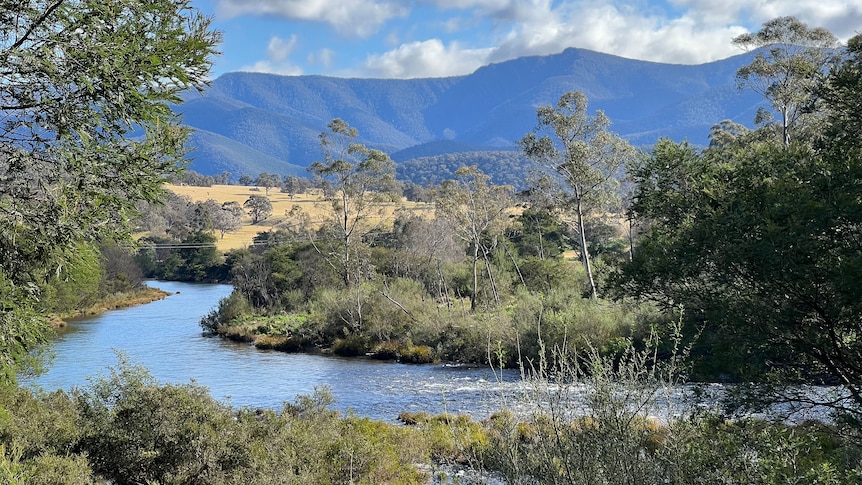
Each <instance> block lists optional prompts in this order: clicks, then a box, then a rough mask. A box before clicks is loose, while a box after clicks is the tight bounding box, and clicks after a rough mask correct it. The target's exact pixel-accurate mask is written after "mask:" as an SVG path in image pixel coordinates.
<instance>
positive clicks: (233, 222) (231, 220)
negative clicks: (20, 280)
mask: <svg viewBox="0 0 862 485" xmlns="http://www.w3.org/2000/svg"><path fill="white" fill-rule="evenodd" d="M243 215H245V211H243V210H242V207H241V206H240V205H239V202H235V201H228V202H225V203H223V204H222V205H221V207H220V208H219V210H217V211H216V212H215V213H214V214H213V216H212V223H213V228H214V229H216V230H218V231H219V232H220V233H221V238H222V239H224V235H225V233H227V232H231V231H236V230H237V229H239V228H240V227H242V216H243Z"/></svg>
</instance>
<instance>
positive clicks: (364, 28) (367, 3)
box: [217, 0, 407, 37]
mask: <svg viewBox="0 0 862 485" xmlns="http://www.w3.org/2000/svg"><path fill="white" fill-rule="evenodd" d="M217 12H218V14H219V15H220V16H223V17H225V18H232V17H240V16H245V15H276V16H279V17H283V18H286V19H290V20H310V21H317V22H324V23H327V24H329V25H331V26H332V27H333V28H334V29H335V30H336V31H338V32H339V33H342V34H345V35H353V36H359V37H364V36H367V35H370V34H372V33H374V32H376V31H377V30H378V29H379V28H380V26H381V25H383V24H384V23H385V22H386V21H388V20H389V19H392V18H394V17H399V16H403V15H406V14H407V8H406V7H404V6H403V5H401V4H399V3H398V2H390V1H386V0H350V1H344V0H219V2H218V7H217Z"/></svg>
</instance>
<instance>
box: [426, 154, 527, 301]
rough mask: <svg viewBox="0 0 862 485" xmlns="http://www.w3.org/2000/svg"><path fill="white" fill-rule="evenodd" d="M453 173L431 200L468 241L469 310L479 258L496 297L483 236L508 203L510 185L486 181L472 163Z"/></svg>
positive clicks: (475, 293)
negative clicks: (470, 260) (470, 288)
mask: <svg viewBox="0 0 862 485" xmlns="http://www.w3.org/2000/svg"><path fill="white" fill-rule="evenodd" d="M455 176H456V177H457V178H456V179H455V180H446V181H444V182H443V183H442V184H441V186H440V190H439V191H438V193H437V197H436V200H435V203H434V204H435V210H436V214H437V216H438V217H441V218H444V219H446V220H448V221H450V222H451V228H452V231H453V233H454V234H455V236H456V237H458V238H459V239H461V240H462V241H464V242H465V243H467V244H468V245H469V248H470V254H471V259H472V268H473V269H472V278H473V279H472V284H473V289H472V290H473V291H472V293H471V295H470V310H471V311H475V310H476V301H477V296H478V294H479V259H480V258H482V259H483V260H484V261H485V267H486V270H487V272H488V279H489V281H490V282H491V287H492V289H493V292H494V298H495V300H499V296H498V294H497V291H496V285H495V284H494V276H493V274H492V272H491V267H490V261H489V260H488V248H487V247H486V245H485V244H484V242H483V240H484V238H485V237H487V236H488V235H489V234H488V233H489V231H491V230H492V228H493V227H494V226H495V225H499V223H500V221H501V219H502V217H503V214H504V211H505V210H506V208H508V207H511V206H512V187H511V186H509V185H492V184H490V177H489V176H488V175H485V174H484V173H483V172H482V171H481V170H479V169H478V167H476V166H475V165H473V166H470V167H461V168H459V169H458V170H456V171H455Z"/></svg>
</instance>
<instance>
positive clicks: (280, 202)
mask: <svg viewBox="0 0 862 485" xmlns="http://www.w3.org/2000/svg"><path fill="white" fill-rule="evenodd" d="M166 188H167V189H168V190H170V191H171V192H173V193H175V194H177V195H181V196H184V197H188V198H189V199H191V200H192V201H193V202H202V201H205V200H207V199H214V200H216V201H218V202H219V203H224V202H230V201H234V202H237V203H239V204H240V205H242V204H243V203H244V202H245V201H246V200H248V198H249V197H250V196H252V195H266V191H265V190H264V188H263V187H247V186H244V185H213V186H211V187H193V186H190V185H167V186H166ZM268 197H269V201H270V202H271V203H272V215H271V216H270V217H269V218H267V219H266V220H263V221H260V222H258V223H257V224H254V225H252V223H251V217H246V218H245V219H244V221H243V222H244V224H243V226H242V227H241V228H239V229H238V230H236V231H233V232H229V233H227V234H225V236H224V239H220V240H219V241H218V243H217V244H218V249H219V250H220V251H228V250H231V249H238V248H244V247H247V246H248V245H250V244H251V243H252V240H253V239H254V237H255V236H256V235H257V234H258V233H259V232H266V231H271V230H275V229H278V228H279V227H286V226H289V225H290V223H291V221H290V220H289V219H288V218H287V217H286V214H287V213H288V212H290V210H291V209H292V208H293V206H294V205H298V206H299V207H300V208H301V209H302V211H303V212H304V213H305V214H307V215H308V216H309V219H310V220H311V222H312V223H316V224H319V223H321V222H322V221H323V220H324V219H325V218H326V217H327V214H328V211H329V208H331V205H330V202H329V201H326V200H324V199H323V196H322V193H321V191H319V190H316V189H311V191H309V192H308V193H303V194H295V195H294V197H293V198H291V197H290V196H289V195H288V194H286V193H283V192H281V191H279V190H278V189H277V188H275V189H270V191H269V196H268ZM376 209H377V210H375V211H374V212H375V214H374V215H373V216H372V217H369V221H368V222H369V224H372V225H382V226H383V227H391V225H392V221H393V220H394V218H395V212H396V211H397V210H411V211H416V212H418V213H420V214H425V215H428V216H430V215H432V214H433V213H434V209H433V206H431V205H429V204H423V203H419V202H409V201H406V200H403V199H402V201H401V202H400V203H397V204H395V203H393V204H383V205H380V206H379V207H378V208H376Z"/></svg>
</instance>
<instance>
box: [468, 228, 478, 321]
mask: <svg viewBox="0 0 862 485" xmlns="http://www.w3.org/2000/svg"><path fill="white" fill-rule="evenodd" d="M478 293H479V243H478V242H475V241H474V242H473V293H472V294H471V295H470V311H471V312H475V311H476V296H477V294H478Z"/></svg>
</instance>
